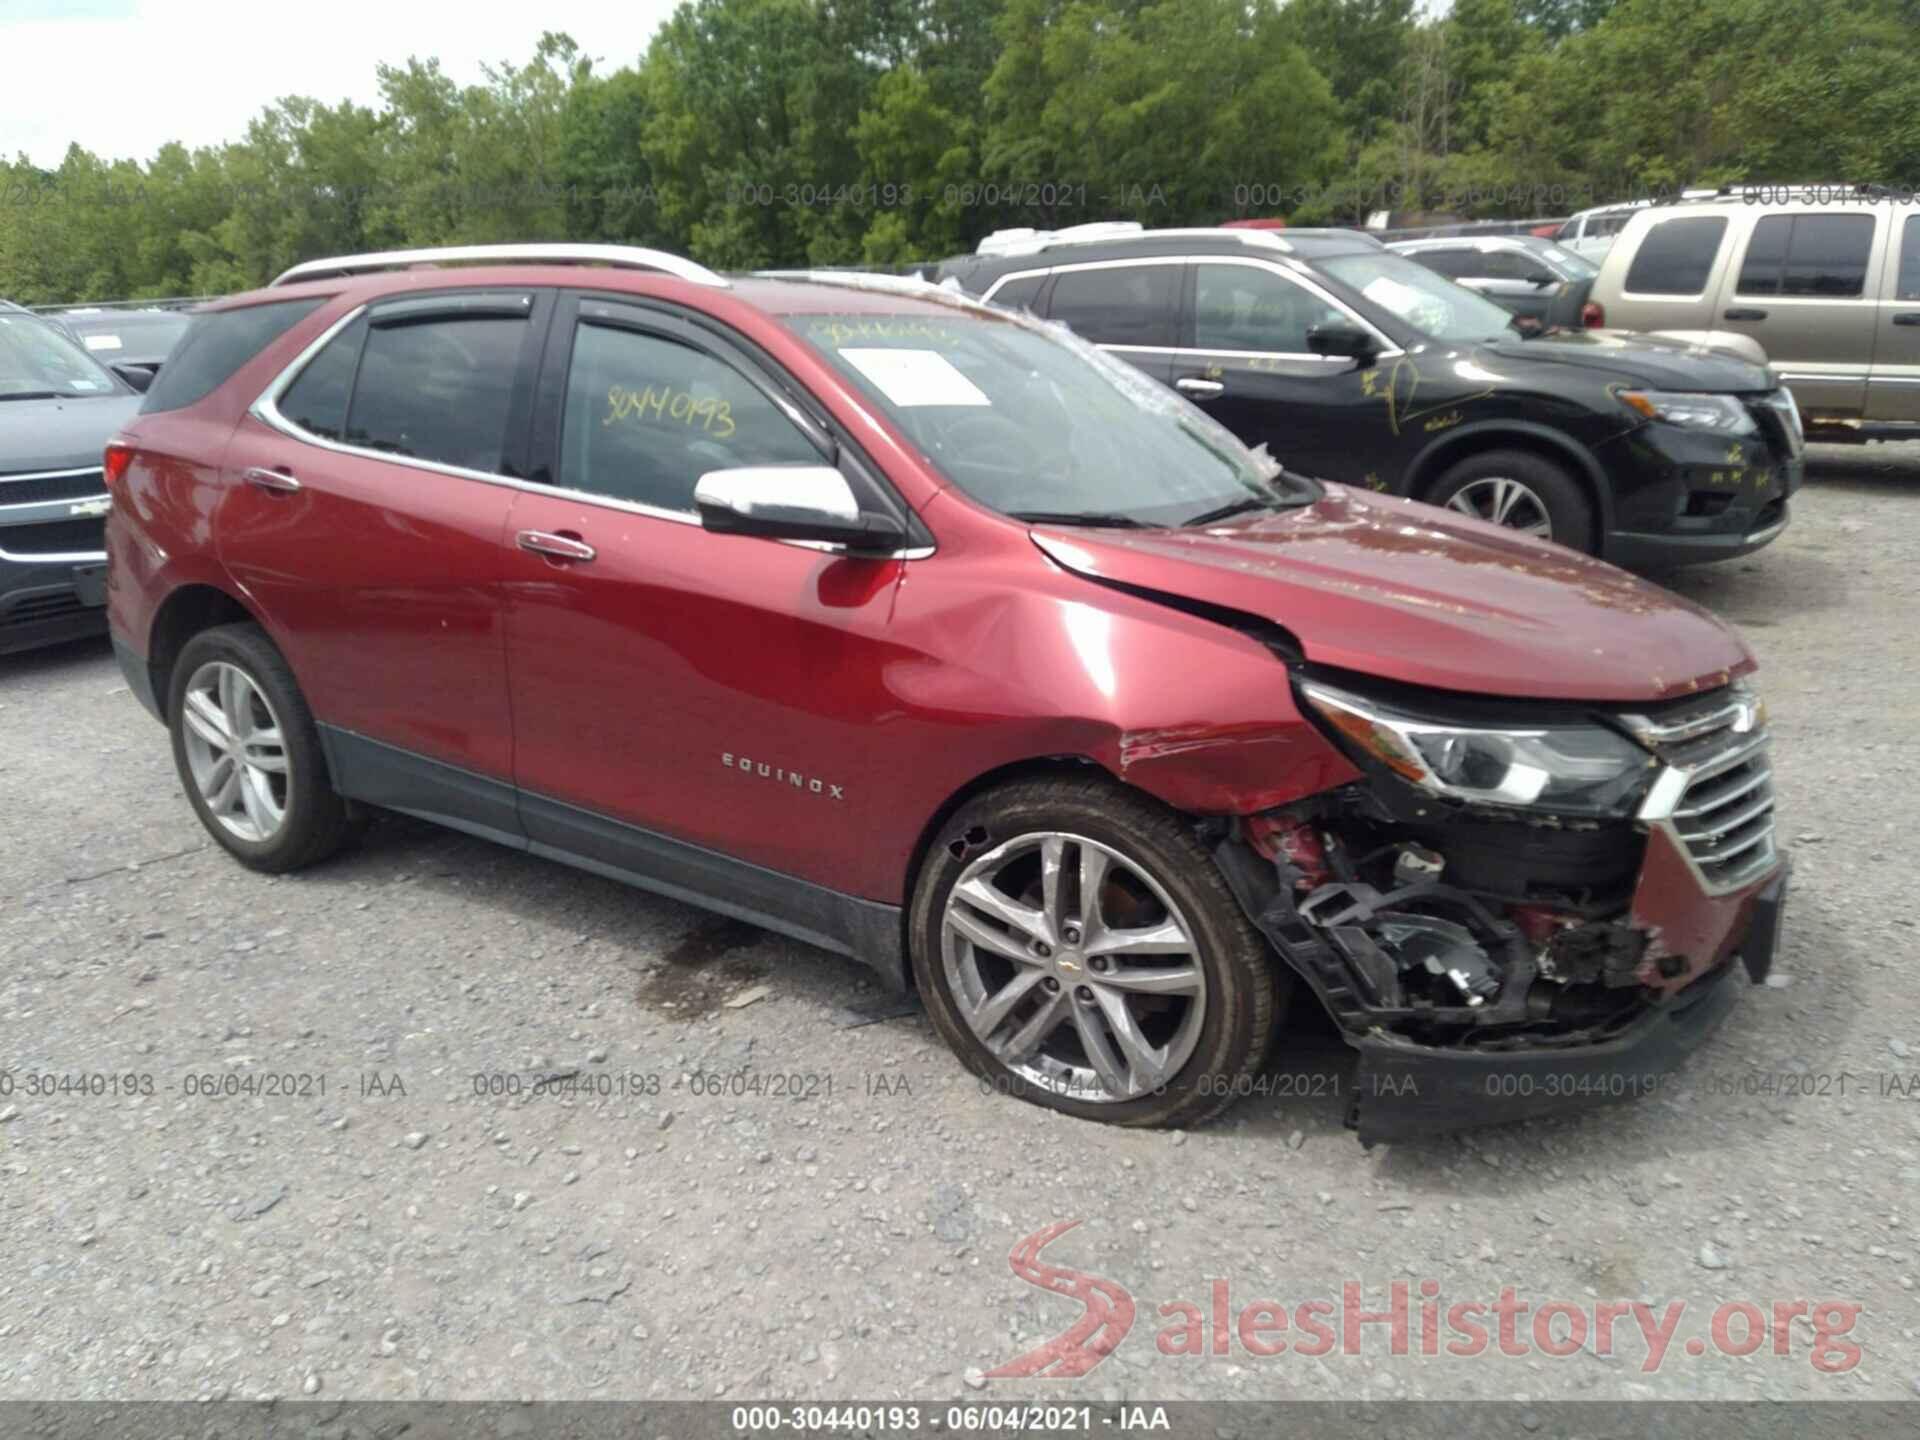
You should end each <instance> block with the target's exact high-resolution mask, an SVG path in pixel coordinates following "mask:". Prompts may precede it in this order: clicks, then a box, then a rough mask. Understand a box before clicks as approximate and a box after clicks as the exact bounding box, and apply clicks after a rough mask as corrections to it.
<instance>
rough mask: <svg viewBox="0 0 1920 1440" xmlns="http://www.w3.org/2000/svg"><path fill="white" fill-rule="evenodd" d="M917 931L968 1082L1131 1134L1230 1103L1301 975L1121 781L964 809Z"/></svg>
mask: <svg viewBox="0 0 1920 1440" xmlns="http://www.w3.org/2000/svg"><path fill="white" fill-rule="evenodd" d="M909 925H910V932H909V933H910V935H911V939H912V945H913V967H914V975H915V977H916V979H917V981H918V983H919V986H920V991H921V994H922V996H923V997H924V998H925V1000H926V1004H927V1010H928V1013H929V1014H930V1015H931V1016H932V1018H933V1024H934V1028H935V1029H937V1030H938V1031H939V1032H940V1035H941V1038H943V1039H944V1040H945V1041H946V1042H947V1044H948V1045H950V1046H951V1047H952V1048H953V1050H954V1051H955V1053H956V1054H958V1055H959V1056H960V1058H961V1060H962V1061H963V1062H964V1063H965V1064H966V1066H967V1068H968V1069H970V1070H972V1071H973V1072H974V1073H975V1074H977V1075H979V1076H981V1077H982V1078H983V1079H984V1080H986V1081H988V1082H990V1083H992V1084H993V1085H995V1086H997V1087H1000V1088H1003V1089H1006V1090H1008V1091H1010V1092H1011V1093H1013V1094H1016V1095H1019V1096H1021V1097H1022V1098H1024V1099H1028V1100H1032V1101H1034V1102H1035V1103H1037V1104H1041V1105H1046V1106H1049V1107H1050V1108H1052V1109H1055V1110H1063V1111H1065V1112H1067V1113H1068V1114H1070V1115H1078V1116H1083V1117H1085V1118H1088V1119H1096V1120H1107V1121H1112V1122H1114V1123H1116V1124H1122V1125H1190V1124H1194V1123H1197V1122H1198V1121H1201V1120H1204V1119H1206V1118H1208V1117H1209V1116H1211V1115H1214V1114H1217V1113H1218V1112H1220V1111H1221V1110H1224V1109H1225V1108H1226V1107H1227V1106H1228V1105H1230V1104H1231V1103H1232V1102H1233V1100H1234V1099H1235V1098H1236V1096H1237V1095H1238V1093H1239V1087H1240V1086H1241V1085H1242V1082H1244V1081H1245V1080H1246V1079H1247V1078H1249V1077H1251V1076H1252V1075H1253V1074H1254V1072H1255V1071H1257V1070H1258V1069H1259V1067H1260V1064H1261V1062H1262V1060H1263V1059H1264V1058H1265V1055H1266V1051H1267V1044H1268V1041H1269V1040H1270V1039H1271V1037H1272V1034H1273V1028H1274V1026H1275V1025H1276V1024H1277V1023H1278V1022H1279V1018H1280V1014H1281V1011H1282V1008H1283V1004H1284V1001H1285V998H1286V995H1287V994H1288V993H1289V992H1290V990H1291V981H1292V978H1293V977H1292V972H1291V971H1288V970H1286V968H1285V967H1284V965H1279V964H1276V962H1275V961H1274V960H1273V959H1272V958H1271V954H1270V951H1269V950H1268V948H1267V943H1266V941H1265V940H1263V939H1262V938H1261V937H1260V935H1259V933H1258V932H1257V931H1255V930H1254V928H1253V927H1252V926H1251V925H1250V924H1249V923H1248V922H1247V919H1246V917H1245V915H1244V914H1242V913H1241V910H1240V907H1239V905H1238V904H1237V903H1236V902H1235V900H1234V898H1233V895H1232V893H1231V892H1230V891H1229V890H1228V889H1227V886H1226V882H1225V881H1224V880H1223V879H1221V877H1220V874H1219V871H1218V869H1217V867H1216V866H1215V865H1214V863H1213V861H1212V859H1211V857H1210V856H1208V854H1207V852H1206V850H1205V849H1204V848H1203V847H1202V846H1201V844H1200V842H1199V841H1198V840H1197V839H1195V837H1194V836H1193V834H1192V833H1191V832H1190V830H1189V828H1188V826H1187V824H1186V822H1185V821H1183V820H1182V819H1181V818H1180V817H1179V816H1177V815H1175V814H1174V813H1173V812H1171V811H1169V810H1167V809H1165V808H1164V807H1162V806H1159V805H1156V804H1154V803H1153V802H1151V801H1149V800H1147V799H1146V798H1144V797H1142V796H1139V795H1136V794H1134V793H1132V792H1130V791H1127V790H1125V789H1122V788H1121V787H1119V786H1117V785H1113V784H1102V783H1087V782H1085V781H1078V780H1038V781H1027V782H1021V783H1017V784H1013V785H1008V786H1005V787H1003V788H1001V789H998V790H994V791H992V792H989V793H988V794H985V795H982V796H979V797H977V798H976V799H974V800H972V801H971V802H969V803H968V804H966V805H965V806H963V807H962V808H961V809H960V811H959V812H958V813H957V814H956V815H955V816H954V818H953V819H952V820H951V821H950V822H949V823H948V824H947V825H946V826H945V827H944V829H943V831H942V832H941V834H940V835H939V836H938V837H937V839H936V842H935V845H934V848H933V849H932V850H931V851H930V852H929V854H928V856H927V862H926V865H925V867H924V868H923V870H922V872H921V875H920V881H919V884H918V885H917V886H916V887H915V891H914V898H913V909H912V913H911V916H910V920H909Z"/></svg>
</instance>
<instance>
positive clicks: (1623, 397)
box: [1618, 390, 1756, 435]
mask: <svg viewBox="0 0 1920 1440" xmlns="http://www.w3.org/2000/svg"><path fill="white" fill-rule="evenodd" d="M1618 393H1619V396H1620V403H1621V404H1622V405H1625V406H1626V407H1627V408H1628V409H1629V410H1631V411H1633V412H1634V413H1635V414H1637V415H1642V416H1645V417H1646V418H1647V419H1649V420H1664V421H1665V422H1666V423H1667V424H1669V425H1680V426H1684V427H1685V428H1686V429H1688V430H1717V431H1719V432H1720V433H1721V434H1722V435H1751V434H1753V432H1754V430H1755V428H1756V427H1755V425H1754V423H1753V416H1751V415H1749V414H1748V413H1747V407H1746V406H1744V405H1742V404H1741V403H1740V402H1739V401H1738V400H1736V399H1734V398H1733V397H1732V396H1731V395H1688V394H1683V393H1681V392H1680V391H1678V390H1622V391H1619V392H1618Z"/></svg>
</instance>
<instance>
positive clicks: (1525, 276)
mask: <svg viewBox="0 0 1920 1440" xmlns="http://www.w3.org/2000/svg"><path fill="white" fill-rule="evenodd" d="M1470 273H1471V274H1473V275H1474V276H1475V277H1476V278H1478V279H1484V280H1527V281H1534V280H1551V279H1552V278H1553V273H1552V272H1551V271H1550V270H1548V269H1547V267H1546V266H1544V265H1542V264H1541V263H1540V262H1539V261H1538V260H1535V259H1534V258H1533V257H1532V256H1530V255H1523V254H1521V253H1520V252H1519V251H1517V250H1486V251H1483V252H1481V255H1480V259H1479V263H1478V264H1477V265H1474V266H1473V267H1472V268H1471V271H1470Z"/></svg>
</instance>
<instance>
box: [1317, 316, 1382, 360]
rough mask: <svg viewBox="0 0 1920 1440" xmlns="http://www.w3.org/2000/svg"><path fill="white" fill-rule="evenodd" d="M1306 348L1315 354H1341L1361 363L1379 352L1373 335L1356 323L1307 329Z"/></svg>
mask: <svg viewBox="0 0 1920 1440" xmlns="http://www.w3.org/2000/svg"><path fill="white" fill-rule="evenodd" d="M1307 349H1309V350H1311V351H1312V352H1313V353H1314V354H1316V355H1342V356H1345V357H1346V358H1347V359H1349V360H1358V361H1359V362H1360V363H1361V364H1363V365H1364V364H1365V363H1366V362H1367V361H1369V360H1371V359H1373V357H1374V356H1375V355H1378V354H1379V353H1380V347H1379V344H1378V343H1377V342H1376V341H1375V340H1374V338H1373V336H1372V335H1371V334H1369V333H1368V332H1367V331H1365V330H1362V329H1361V328H1360V327H1359V326H1358V325H1316V326H1314V327H1313V328H1312V329H1311V330H1309V331H1307Z"/></svg>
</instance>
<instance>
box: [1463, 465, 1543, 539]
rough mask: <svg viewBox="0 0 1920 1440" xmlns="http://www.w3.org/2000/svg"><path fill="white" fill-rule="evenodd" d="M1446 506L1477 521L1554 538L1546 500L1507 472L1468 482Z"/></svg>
mask: <svg viewBox="0 0 1920 1440" xmlns="http://www.w3.org/2000/svg"><path fill="white" fill-rule="evenodd" d="M1446 508H1447V509H1449V510H1458V511H1460V512H1461V513H1462V514H1463V515H1471V516H1473V518H1474V519H1476V520H1490V521H1492V522H1493V523H1494V524H1495V525H1504V526H1505V527H1506V528H1507V529H1509V530H1518V531H1519V532H1520V533H1521V534H1523V535H1537V536H1539V537H1540V538H1541V539H1542V540H1551V539H1552V538H1553V520H1552V517H1550V516H1549V515H1548V513H1547V504H1546V501H1544V500H1542V499H1541V498H1540V497H1539V496H1538V495H1536V494H1534V492H1533V491H1532V490H1530V489H1529V488H1528V487H1527V486H1526V485H1524V484H1522V483H1521V482H1520V481H1518V480H1513V479H1509V478H1508V477H1506V476H1504V475H1489V476H1487V477H1486V478H1484V479H1480V480H1470V481H1468V482H1467V484H1465V485H1464V486H1462V487H1461V488H1460V489H1459V490H1458V491H1457V492H1455V493H1454V494H1453V495H1452V496H1451V497H1450V498H1449V499H1448V500H1447V505H1446Z"/></svg>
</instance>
